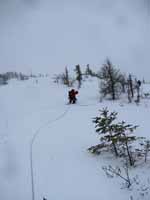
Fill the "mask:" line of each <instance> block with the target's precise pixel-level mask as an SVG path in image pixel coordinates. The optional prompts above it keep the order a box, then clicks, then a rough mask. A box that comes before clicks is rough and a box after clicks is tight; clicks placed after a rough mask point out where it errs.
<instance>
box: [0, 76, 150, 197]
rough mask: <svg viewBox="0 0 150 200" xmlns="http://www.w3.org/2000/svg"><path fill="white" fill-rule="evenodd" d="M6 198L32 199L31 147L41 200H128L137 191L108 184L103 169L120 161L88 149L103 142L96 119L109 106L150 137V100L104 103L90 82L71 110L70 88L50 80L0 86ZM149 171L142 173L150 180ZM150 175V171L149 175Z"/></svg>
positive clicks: (0, 188) (0, 185) (2, 192)
mask: <svg viewBox="0 0 150 200" xmlns="http://www.w3.org/2000/svg"><path fill="white" fill-rule="evenodd" d="M0 91H1V92H0V113H1V120H0V130H1V131H0V177H1V181H0V199H3V200H20V199H21V200H27V199H28V200H29V199H32V193H31V167H30V164H31V163H30V161H31V155H30V150H31V144H32V143H31V142H32V141H33V145H32V153H33V178H34V189H35V199H36V200H42V197H44V196H45V197H46V198H47V200H51V199H53V200H59V199H61V200H84V199H86V200H91V199H93V200H99V199H102V200H111V199H112V198H114V199H116V200H127V199H129V197H130V195H131V194H132V193H131V192H128V191H126V190H121V189H120V181H119V180H118V179H117V180H114V179H108V178H107V177H106V175H105V174H104V172H103V170H102V169H101V168H102V166H104V165H107V164H110V163H113V164H116V162H117V161H115V160H114V159H113V158H111V157H104V156H98V157H97V156H93V155H91V154H90V153H88V152H87V148H88V147H90V146H91V145H94V144H97V143H98V136H97V135H96V133H95V131H94V125H93V123H92V118H93V117H95V116H97V114H98V110H99V109H101V108H103V107H106V106H107V107H108V108H109V109H110V110H115V111H118V112H119V118H120V119H123V120H126V121H127V122H129V123H133V124H138V125H140V127H139V128H138V130H137V131H136V134H137V135H139V136H141V135H142V136H147V137H149V132H148V130H149V118H148V116H149V109H150V103H149V100H143V102H142V104H141V105H139V106H137V105H135V104H130V105H128V104H127V103H126V102H124V101H121V102H120V101H119V102H106V101H104V102H101V103H100V102H99V94H98V83H97V81H95V80H91V81H88V82H85V83H84V85H83V87H82V88H81V90H80V92H79V96H78V103H77V104H76V105H66V103H67V92H68V88H65V87H64V86H62V85H57V84H55V83H53V82H52V81H51V79H50V78H41V79H39V80H38V84H36V81H35V79H31V80H28V81H23V82H19V81H16V80H12V81H10V83H9V84H8V85H7V86H4V87H0ZM148 168H149V166H146V168H144V169H143V168H142V167H141V168H138V169H137V171H138V172H140V173H142V175H144V174H145V175H146V173H145V172H146V170H148ZM147 173H148V172H147Z"/></svg>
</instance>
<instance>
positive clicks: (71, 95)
mask: <svg viewBox="0 0 150 200" xmlns="http://www.w3.org/2000/svg"><path fill="white" fill-rule="evenodd" d="M77 94H78V91H76V90H74V89H72V90H70V91H69V92H68V99H69V103H70V104H71V103H72V104H75V103H76V101H77V98H76V95H77Z"/></svg>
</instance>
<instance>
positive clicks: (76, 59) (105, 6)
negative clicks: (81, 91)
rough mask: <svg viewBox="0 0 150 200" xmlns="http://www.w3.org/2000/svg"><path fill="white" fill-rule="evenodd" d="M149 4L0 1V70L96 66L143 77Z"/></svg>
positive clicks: (149, 47) (134, 0)
mask: <svg viewBox="0 0 150 200" xmlns="http://www.w3.org/2000/svg"><path fill="white" fill-rule="evenodd" d="M149 4H150V1H149V0H143V1H142V2H141V1H140V0H114V1H112V0H93V1H92V2H91V1H90V0H86V1H85V0H83V1H79V0H77V1H69V0H61V1H58V0H56V1H51V0H13V2H12V1H11V0H5V1H4V0H0V29H1V31H0V72H5V71H22V72H26V73H30V72H31V71H32V72H33V73H38V72H44V73H45V72H46V73H55V72H56V73H58V72H62V71H63V70H64V68H65V66H67V67H68V68H71V69H72V68H73V67H74V66H75V65H76V64H80V65H81V66H82V65H83V66H85V65H86V64H90V65H91V67H92V66H94V67H95V68H99V67H100V66H101V65H102V64H103V63H104V61H105V59H106V58H107V57H108V58H110V59H111V61H112V62H113V64H114V65H116V66H118V68H120V69H121V70H122V71H124V72H130V73H133V74H135V75H137V76H139V77H140V78H142V77H145V78H147V79H148V78H149V72H150V70H149V52H150V39H149V34H150V23H149V22H150V12H149V11H150V5H149Z"/></svg>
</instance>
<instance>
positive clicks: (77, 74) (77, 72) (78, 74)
mask: <svg viewBox="0 0 150 200" xmlns="http://www.w3.org/2000/svg"><path fill="white" fill-rule="evenodd" d="M74 71H75V72H76V80H77V81H78V88H81V84H82V72H81V68H80V65H76V66H75V70H74Z"/></svg>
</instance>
